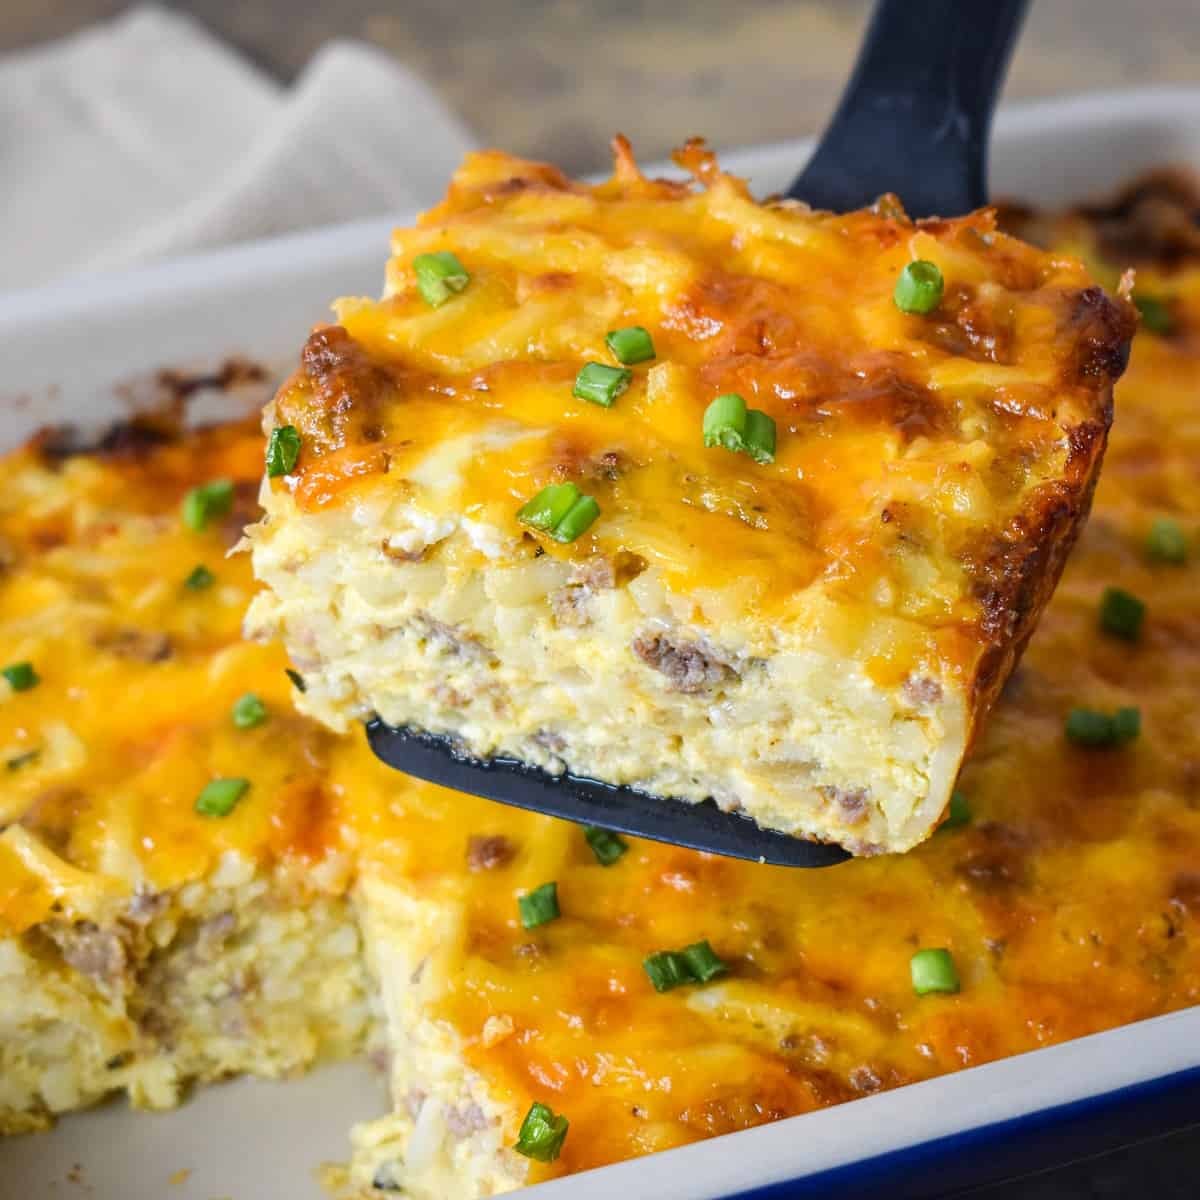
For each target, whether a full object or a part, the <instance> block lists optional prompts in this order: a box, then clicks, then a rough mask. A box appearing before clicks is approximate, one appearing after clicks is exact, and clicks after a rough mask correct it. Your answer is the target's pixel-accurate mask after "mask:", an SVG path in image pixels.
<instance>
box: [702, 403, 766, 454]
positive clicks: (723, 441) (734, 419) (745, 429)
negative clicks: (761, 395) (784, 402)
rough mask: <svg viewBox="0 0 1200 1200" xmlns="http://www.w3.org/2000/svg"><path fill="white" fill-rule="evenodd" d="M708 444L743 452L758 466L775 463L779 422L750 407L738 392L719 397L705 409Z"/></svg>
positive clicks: (706, 439) (705, 432)
mask: <svg viewBox="0 0 1200 1200" xmlns="http://www.w3.org/2000/svg"><path fill="white" fill-rule="evenodd" d="M703 432H704V444H705V445H706V446H720V447H722V448H723V449H725V450H730V451H733V452H735V453H736V452H737V451H739V450H740V451H742V452H743V453H745V454H748V455H750V457H751V458H752V459H754V461H755V462H757V463H769V462H774V461H775V419H774V418H773V417H770V416H768V415H767V414H766V413H765V412H759V410H758V409H757V408H747V407H746V401H745V400H743V399H742V398H741V396H739V395H738V394H737V393H736V392H727V393H726V394H725V395H724V396H718V397H717V398H716V399H715V400H714V401H713V402H712V403H711V404H710V405H709V406H708V407H707V408H706V409H705V410H704V424H703Z"/></svg>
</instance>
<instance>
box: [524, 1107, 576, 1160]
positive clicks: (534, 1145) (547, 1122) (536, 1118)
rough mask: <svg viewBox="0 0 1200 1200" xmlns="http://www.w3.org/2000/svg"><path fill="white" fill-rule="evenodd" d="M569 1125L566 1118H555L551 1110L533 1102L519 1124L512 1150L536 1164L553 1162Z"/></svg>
mask: <svg viewBox="0 0 1200 1200" xmlns="http://www.w3.org/2000/svg"><path fill="white" fill-rule="evenodd" d="M569 1124H570V1122H569V1121H568V1120H567V1118H566V1117H563V1116H557V1117H556V1116H555V1115H554V1112H553V1110H552V1109H550V1108H548V1107H547V1106H546V1105H545V1104H541V1103H539V1102H538V1101H536V1100H535V1101H534V1102H533V1103H532V1104H531V1105H530V1106H529V1111H528V1112H527V1113H526V1114H525V1120H523V1121H522V1122H521V1132H520V1133H518V1134H517V1144H516V1145H515V1146H514V1147H513V1149H514V1150H515V1151H516V1152H517V1153H518V1154H523V1155H525V1157H526V1158H535V1159H537V1161H538V1162H553V1161H554V1160H555V1159H556V1158H557V1157H558V1155H559V1152H560V1151H561V1150H562V1144H563V1141H564V1140H565V1139H566V1136H567V1127H568V1125H569Z"/></svg>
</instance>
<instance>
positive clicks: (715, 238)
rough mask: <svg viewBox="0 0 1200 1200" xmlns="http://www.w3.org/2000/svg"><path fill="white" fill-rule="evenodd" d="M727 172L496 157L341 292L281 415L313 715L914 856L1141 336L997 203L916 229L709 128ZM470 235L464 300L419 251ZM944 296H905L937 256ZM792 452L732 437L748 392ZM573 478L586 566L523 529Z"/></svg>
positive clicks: (1067, 518) (693, 159)
mask: <svg viewBox="0 0 1200 1200" xmlns="http://www.w3.org/2000/svg"><path fill="white" fill-rule="evenodd" d="M681 161H682V162H683V163H684V165H686V166H687V167H688V168H689V169H690V170H691V171H692V172H693V173H694V175H695V176H696V180H697V184H696V185H688V184H683V183H669V182H665V181H658V180H649V179H646V178H644V177H643V176H642V175H641V174H640V173H639V172H638V170H637V168H636V166H635V165H634V163H633V160H632V158H631V156H630V155H629V153H628V148H627V146H625V145H624V144H623V143H618V146H617V170H616V174H615V176H614V178H613V179H612V180H611V181H610V182H608V183H606V184H603V185H599V186H597V187H587V186H584V185H581V184H575V183H572V182H571V181H569V180H567V179H565V177H563V176H561V175H560V174H559V173H558V172H556V171H554V170H553V169H552V168H549V167H546V166H544V165H541V164H536V163H529V162H524V161H522V160H518V159H512V158H509V157H507V156H504V155H501V154H498V153H494V152H487V153H482V154H476V155H473V156H471V157H469V158H468V160H467V162H466V163H465V165H464V167H463V168H462V169H461V170H460V172H459V173H458V175H457V176H456V178H455V181H454V182H453V184H452V186H451V189H450V193H449V197H448V199H447V200H446V201H445V202H444V203H443V204H442V205H440V206H438V207H437V208H435V209H434V210H432V211H431V212H430V213H427V214H425V215H424V217H423V218H422V219H421V221H420V222H419V224H418V225H417V227H416V228H414V229H411V230H401V231H397V233H396V234H395V238H394V247H393V249H394V257H393V259H392V261H391V262H390V264H389V268H388V287H387V290H386V293H385V296H384V298H383V300H381V301H379V302H371V301H365V300H348V301H342V302H339V305H338V306H337V309H338V317H339V322H340V323H339V324H338V325H334V326H329V327H325V328H320V329H318V330H316V331H315V332H314V333H313V335H312V336H311V337H310V339H309V341H308V343H307V345H306V346H305V348H304V352H303V354H302V366H301V369H300V370H299V371H298V372H297V373H296V374H295V375H294V376H293V377H292V378H291V380H289V381H288V382H287V383H285V384H284V386H283V387H282V388H281V389H280V392H279V394H278V395H277V397H276V398H275V400H274V401H273V402H272V404H270V405H269V406H268V407H267V410H266V414H265V428H266V431H267V432H268V433H270V432H271V431H272V430H275V429H277V428H279V427H283V426H289V427H291V429H292V430H293V431H295V432H296V433H297V434H298V436H299V438H300V441H301V443H302V449H301V450H300V452H299V456H298V460H297V461H295V462H294V463H293V464H292V466H291V468H290V469H289V471H288V472H287V474H286V475H285V476H284V477H282V478H267V479H265V480H264V485H263V489H262V493H261V502H262V505H263V508H264V512H265V516H264V518H263V520H262V521H261V522H260V523H259V524H258V525H257V526H254V527H251V528H250V529H249V530H248V539H249V544H250V546H251V549H252V553H253V560H254V566H255V571H256V574H257V575H258V577H259V578H260V579H261V580H262V581H263V582H264V583H266V585H267V589H268V590H267V591H266V592H264V593H261V594H260V595H259V596H258V597H257V598H256V600H255V602H254V604H253V605H252V607H251V610H250V612H249V614H248V618H247V626H246V627H247V630H248V632H249V633H250V634H251V635H253V636H256V637H259V638H268V639H269V638H274V637H281V638H282V639H283V641H284V642H285V643H286V645H287V647H288V649H289V652H290V654H291V655H292V658H293V661H294V662H295V663H296V665H297V667H298V668H299V669H300V671H301V672H302V674H303V676H304V679H305V683H306V690H305V692H304V694H303V695H301V696H299V697H297V704H298V706H299V707H300V709H301V711H303V712H305V713H306V714H308V715H310V716H313V717H316V718H317V719H319V720H321V721H322V722H324V723H326V724H327V725H329V726H331V727H332V728H334V729H337V730H339V731H345V730H346V729H347V728H348V727H349V726H350V724H351V723H352V722H354V721H356V720H359V719H365V718H369V717H371V716H373V715H377V716H379V717H381V718H382V719H383V720H384V721H386V722H388V723H390V724H393V725H408V726H414V727H417V728H422V729H428V730H430V731H432V732H435V733H439V734H448V735H450V736H451V737H452V738H453V739H455V740H456V742H457V744H458V745H459V746H460V748H461V749H462V751H463V752H464V753H465V754H468V755H472V756H476V757H480V758H485V759H486V758H488V757H491V756H493V755H498V754H499V755H504V756H509V757H514V758H518V759H521V760H523V761H525V762H528V763H531V764H534V765H536V766H539V767H542V768H544V769H546V770H548V771H550V772H554V773H560V772H563V771H570V772H572V773H575V774H578V775H583V776H588V777H591V778H598V779H603V780H606V781H608V782H612V783H619V784H628V785H630V786H632V787H634V788H637V789H639V790H642V791H644V792H646V793H648V794H650V795H668V796H676V797H680V798H683V799H687V800H692V801H701V800H705V799H708V798H710V797H711V798H713V799H715V800H716V802H717V803H718V804H719V805H720V806H721V807H723V808H725V809H728V810H736V811H740V812H742V813H744V814H746V815H749V816H751V817H753V818H754V819H755V820H756V821H758V822H759V823H760V824H762V825H764V826H767V827H770V828H774V829H780V830H783V831H785V832H788V833H791V834H794V835H797V836H802V837H809V838H815V839H819V840H826V841H834V842H839V843H841V844H842V845H844V846H846V847H847V848H848V849H849V850H851V851H852V852H853V853H856V854H872V853H878V852H881V851H904V850H908V849H910V848H912V847H913V846H914V845H916V844H917V843H918V842H920V841H921V840H923V839H924V838H925V837H927V836H928V835H929V834H930V833H931V832H932V830H933V829H934V828H936V826H937V824H938V822H939V820H940V818H941V816H942V814H943V813H944V812H945V810H946V807H947V804H948V802H949V798H950V794H951V791H952V788H953V786H954V781H955V778H956V776H957V773H958V769H959V766H960V764H961V762H962V759H963V756H964V755H965V753H966V751H967V749H968V748H969V746H970V744H971V742H972V741H973V739H974V737H975V736H976V734H977V732H978V730H979V728H980V725H981V723H982V721H983V719H984V717H985V716H986V714H987V711H988V710H989V708H990V706H991V705H992V703H993V702H994V700H995V698H996V696H997V695H998V693H999V690H1000V688H1001V687H1002V686H1003V683H1004V681H1005V679H1006V678H1007V677H1008V675H1009V674H1010V672H1011V670H1012V668H1013V666H1014V665H1015V663H1016V660H1017V658H1018V657H1019V655H1020V653H1021V650H1022V648H1023V646H1024V644H1025V642H1026V641H1027V639H1028V637H1029V635H1030V634H1031V632H1032V630H1033V628H1034V625H1035V624H1036V621H1037V617H1038V615H1039V614H1040V612H1041V609H1042V608H1043V606H1044V605H1045V603H1046V601H1047V599H1048V598H1049V597H1050V595H1051V593H1052V592H1053V589H1054V586H1055V584H1056V582H1057V579H1058V577H1059V574H1060V572H1061V570H1062V567H1063V564H1064V562H1065V559H1066V556H1067V553H1068V552H1069V549H1070V547H1071V545H1072V543H1073V541H1074V538H1075V536H1076V534H1077V532H1078V530H1079V528H1080V526H1081V524H1082V523H1083V521H1084V520H1085V518H1086V515H1087V511H1088V506H1089V504H1090V500H1091V493H1092V489H1093V487H1094V485H1095V480H1096V477H1097V472H1098V470H1099V465H1100V461H1101V458H1102V456H1103V451H1104V446H1105V441H1106V436H1107V431H1108V427H1109V424H1110V422H1111V417H1112V392H1111V388H1112V382H1113V380H1114V379H1115V378H1116V377H1117V376H1118V375H1119V374H1120V372H1121V370H1122V369H1123V367H1124V363H1125V358H1126V354H1127V351H1128V343H1129V338H1130V335H1131V333H1132V328H1133V320H1134V318H1133V315H1132V308H1131V306H1130V305H1129V303H1128V301H1127V299H1126V298H1125V296H1124V292H1122V295H1121V297H1120V298H1118V299H1117V300H1112V299H1110V298H1109V297H1107V296H1106V295H1105V294H1104V292H1103V291H1102V290H1101V289H1100V288H1099V287H1096V286H1095V285H1094V284H1093V283H1092V281H1091V279H1090V277H1089V276H1088V274H1087V272H1086V271H1085V270H1084V268H1083V267H1082V266H1081V264H1080V263H1078V262H1077V261H1075V260H1073V259H1068V258H1064V257H1062V256H1054V255H1050V254H1045V253H1043V252H1041V251H1037V250H1034V249H1033V248H1032V247H1029V246H1027V245H1024V244H1023V243H1020V242H1017V241H1015V240H1013V239H1011V238H1007V237H1005V236H1004V235H1002V234H999V233H997V232H996V230H995V228H994V221H993V218H992V215H991V214H990V213H988V212H982V213H976V214H972V215H970V216H968V217H965V218H961V219H958V220H953V221H950V220H934V221H920V222H912V221H910V220H909V219H908V218H907V217H906V216H905V215H904V214H903V212H902V210H900V208H899V206H898V205H897V204H896V203H895V201H894V200H893V199H891V198H884V199H883V200H881V201H880V203H879V204H877V205H876V206H875V207H874V208H872V209H870V210H864V211H862V212H857V213H850V214H845V215H843V216H836V215H833V214H828V213H815V212H812V211H810V210H808V209H807V208H805V207H804V206H800V205H796V204H794V203H791V202H767V203H765V204H758V203H756V202H755V201H754V200H753V199H752V198H751V196H750V195H749V192H748V191H747V189H746V187H745V185H744V184H743V183H742V182H741V181H740V180H736V179H734V178H732V177H730V176H727V175H724V174H722V173H720V172H719V170H718V169H717V167H716V164H715V161H714V160H713V159H712V157H711V156H710V155H707V154H706V153H705V152H703V151H702V149H700V148H699V147H698V146H697V145H690V146H689V147H688V148H687V149H686V150H685V151H684V152H683V153H682V154H681ZM446 250H451V251H453V252H454V253H455V254H457V255H458V256H459V258H460V259H461V261H462V262H463V263H464V264H466V266H467V269H468V270H469V272H470V282H469V283H468V284H467V286H466V288H465V290H463V291H462V292H461V293H459V294H457V295H455V296H453V297H451V298H450V300H449V301H448V302H447V303H443V304H440V305H439V306H437V307H435V308H432V309H431V308H429V307H427V306H426V305H425V303H424V301H423V300H422V298H421V296H420V294H419V288H418V286H417V285H416V284H415V282H414V274H413V270H412V266H411V262H412V260H413V257H414V256H415V255H416V254H418V253H429V252H434V251H438V252H442V251H446ZM914 258H922V259H925V260H927V261H934V262H936V263H938V264H939V267H940V269H941V271H942V274H943V276H944V278H945V280H946V291H945V297H944V299H943V300H942V302H941V306H940V307H939V309H938V310H937V312H935V313H934V314H931V315H929V316H914V315H912V314H910V313H906V312H901V311H899V309H898V308H897V306H896V305H895V304H894V303H893V300H892V288H893V285H894V283H895V280H896V276H897V275H898V273H899V271H900V269H901V268H902V267H903V266H904V264H905V263H906V262H908V261H911V260H912V259H914ZM630 325H641V326H644V327H645V328H647V329H649V330H650V331H651V332H652V335H653V342H654V346H655V350H656V357H655V359H654V360H653V361H651V362H650V363H648V364H645V363H643V364H640V365H637V366H635V367H633V368H632V369H631V371H632V378H631V381H630V382H629V385H628V388H627V390H626V391H625V392H624V393H622V394H621V395H619V396H618V397H617V398H616V400H615V402H614V403H613V404H612V406H611V407H601V406H598V405H593V404H588V403H587V402H585V401H583V400H579V399H576V398H573V397H572V380H573V379H574V377H575V374H576V372H577V370H579V369H580V367H581V366H582V365H583V364H584V363H585V362H587V361H599V362H602V363H609V362H611V361H612V355H611V353H610V352H609V351H608V350H607V348H606V343H605V334H606V331H611V330H612V329H615V328H622V327H628V326H630ZM735 389H736V390H737V392H738V394H742V393H744V394H745V395H746V396H747V397H750V398H751V400H752V401H753V402H754V403H756V404H759V405H761V406H762V408H763V410H765V411H767V412H768V413H769V414H770V415H771V416H772V418H773V419H774V421H775V423H776V426H777V429H778V449H777V452H776V455H775V458H774V460H773V461H772V462H771V463H767V464H761V463H755V462H752V461H751V459H750V458H749V457H748V456H746V455H739V454H732V453H729V452H728V451H726V450H725V449H723V448H720V447H705V446H704V445H703V443H702V440H701V437H700V428H701V423H702V416H703V413H704V410H705V408H706V406H707V405H708V404H709V403H710V402H711V401H712V400H713V398H714V397H715V396H717V395H718V394H725V393H728V392H730V391H733V390H735ZM562 483H569V484H573V485H575V486H577V487H578V489H579V491H580V492H581V493H583V494H586V495H590V496H592V497H593V498H595V499H596V500H597V501H598V503H599V509H600V515H599V517H598V519H596V520H595V522H594V524H593V525H592V526H591V527H590V528H589V529H588V530H587V531H586V532H585V533H584V534H582V535H581V536H579V537H578V538H577V539H576V540H575V541H573V542H571V543H570V544H565V545H564V544H561V543H559V542H557V541H556V540H555V539H554V538H552V537H550V536H547V535H546V534H545V533H544V532H543V531H538V530H532V529H530V528H529V527H528V525H524V524H522V522H521V521H520V520H519V519H518V510H519V509H520V507H521V503H522V501H527V500H529V499H530V498H531V497H532V496H533V495H534V494H536V493H538V491H539V489H540V488H542V487H544V486H547V485H554V484H562Z"/></svg>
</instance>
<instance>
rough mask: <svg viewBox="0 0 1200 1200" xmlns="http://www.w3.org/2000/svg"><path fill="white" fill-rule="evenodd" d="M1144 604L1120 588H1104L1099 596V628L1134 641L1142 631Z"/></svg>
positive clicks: (1144, 612)
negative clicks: (1102, 593)
mask: <svg viewBox="0 0 1200 1200" xmlns="http://www.w3.org/2000/svg"><path fill="white" fill-rule="evenodd" d="M1145 615H1146V606H1145V605H1144V604H1143V603H1142V602H1141V601H1140V600H1139V599H1138V598H1137V597H1136V596H1135V595H1133V594H1132V593H1131V592H1126V591H1122V590H1121V589H1120V588H1115V587H1110V588H1105V589H1104V595H1103V596H1101V597H1100V628H1101V629H1103V630H1104V632H1105V633H1110V634H1112V636H1113V637H1118V638H1122V639H1123V640H1124V641H1127V642H1136V641H1137V640H1138V637H1139V636H1140V635H1141V632H1142V620H1143V618H1144V617H1145Z"/></svg>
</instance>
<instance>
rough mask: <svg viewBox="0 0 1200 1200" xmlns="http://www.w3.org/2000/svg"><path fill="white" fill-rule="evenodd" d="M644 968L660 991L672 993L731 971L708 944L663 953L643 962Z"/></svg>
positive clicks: (652, 955) (649, 957) (703, 943)
mask: <svg viewBox="0 0 1200 1200" xmlns="http://www.w3.org/2000/svg"><path fill="white" fill-rule="evenodd" d="M642 967H643V969H644V970H645V972H646V974H647V975H648V976H649V977H650V982H651V983H652V984H653V985H654V990H655V991H656V992H669V991H671V989H672V988H677V987H680V986H681V985H683V984H685V983H707V982H708V981H709V980H710V979H715V978H716V977H717V976H718V975H723V974H724V973H725V972H726V971H727V970H728V969H729V968H728V967H727V966H726V965H725V963H724V962H722V961H721V959H720V958H719V957H718V956H717V954H716V953H715V952H714V950H713V948H712V947H711V946H710V945H709V944H708V942H707V941H703V942H693V943H692V945H690V946H685V947H684V948H683V949H682V950H660V951H658V953H657V954H651V955H649V956H648V957H647V958H644V959H642Z"/></svg>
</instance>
